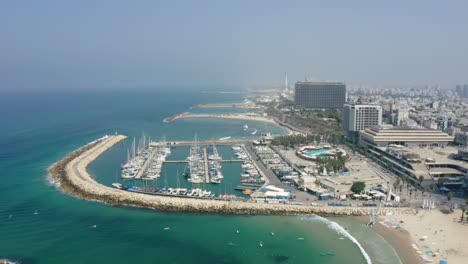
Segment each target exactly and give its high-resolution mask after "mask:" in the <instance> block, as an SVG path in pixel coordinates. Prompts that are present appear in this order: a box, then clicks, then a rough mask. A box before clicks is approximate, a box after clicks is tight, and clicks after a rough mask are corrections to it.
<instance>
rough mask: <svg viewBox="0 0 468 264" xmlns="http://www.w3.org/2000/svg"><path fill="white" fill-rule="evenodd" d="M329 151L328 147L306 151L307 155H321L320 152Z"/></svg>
mask: <svg viewBox="0 0 468 264" xmlns="http://www.w3.org/2000/svg"><path fill="white" fill-rule="evenodd" d="M327 151H328V149H316V150H311V151H308V152H306V153H305V154H306V155H307V156H309V157H312V156H317V155H318V156H320V154H322V153H325V152H327Z"/></svg>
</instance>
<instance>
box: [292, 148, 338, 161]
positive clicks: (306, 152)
mask: <svg viewBox="0 0 468 264" xmlns="http://www.w3.org/2000/svg"><path fill="white" fill-rule="evenodd" d="M338 153H340V155H341V156H342V157H345V156H346V151H344V150H342V149H340V148H333V147H332V146H329V145H324V146H321V147H320V146H303V147H300V148H299V149H298V150H297V151H296V155H297V156H299V157H300V158H303V159H305V160H312V161H314V160H317V158H335V157H336V156H338Z"/></svg>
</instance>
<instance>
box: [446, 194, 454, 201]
mask: <svg viewBox="0 0 468 264" xmlns="http://www.w3.org/2000/svg"><path fill="white" fill-rule="evenodd" d="M452 197H453V193H451V192H449V193H447V201H450V200H452Z"/></svg>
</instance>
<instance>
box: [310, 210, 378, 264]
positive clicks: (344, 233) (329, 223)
mask: <svg viewBox="0 0 468 264" xmlns="http://www.w3.org/2000/svg"><path fill="white" fill-rule="evenodd" d="M301 220H312V221H318V222H322V223H324V224H326V225H327V227H328V228H330V229H331V230H333V231H335V232H336V233H337V234H339V235H342V236H344V237H347V238H348V239H349V240H351V242H353V243H354V244H355V245H356V246H357V247H358V248H359V250H360V251H361V254H362V256H363V257H364V258H365V259H366V262H367V264H372V260H371V258H370V257H369V255H368V254H367V252H366V251H365V250H364V248H363V247H362V245H361V244H360V243H359V241H358V240H357V239H356V238H355V237H353V236H352V235H351V234H350V233H349V232H348V231H346V229H344V227H342V226H340V225H339V224H338V223H336V222H333V221H331V220H329V219H327V218H324V217H321V216H318V215H314V216H307V217H306V216H302V217H301Z"/></svg>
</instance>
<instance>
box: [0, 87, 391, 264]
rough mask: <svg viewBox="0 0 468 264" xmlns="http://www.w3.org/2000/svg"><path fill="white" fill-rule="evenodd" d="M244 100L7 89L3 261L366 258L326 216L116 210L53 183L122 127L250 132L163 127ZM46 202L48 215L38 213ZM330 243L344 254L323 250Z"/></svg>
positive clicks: (0, 141)
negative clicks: (59, 168) (62, 162)
mask: <svg viewBox="0 0 468 264" xmlns="http://www.w3.org/2000/svg"><path fill="white" fill-rule="evenodd" d="M241 99H242V98H241V97H240V96H238V95H233V94H229V95H226V94H224V95H223V94H202V93H197V92H179V93H175V92H158V93H144V94H138V95H135V94H130V93H102V94H74V95H66V94H34V95H15V94H2V95H1V96H0V118H1V119H0V121H1V124H2V126H1V127H2V129H1V130H0V177H1V182H2V184H1V185H0V257H10V258H16V259H19V260H21V261H22V262H23V263H134V262H138V263H163V262H164V263H365V262H366V261H365V258H364V257H363V254H362V253H361V251H360V249H359V248H358V246H357V245H356V244H355V243H353V241H351V240H350V239H349V238H346V239H340V238H341V237H344V235H343V234H340V233H338V232H337V231H334V230H333V229H331V228H330V227H329V225H333V224H332V223H333V222H330V221H328V220H325V219H323V218H317V217H298V216H288V217H286V216H225V215H208V214H183V213H162V212H155V211H150V210H144V209H135V208H126V207H113V206H109V205H105V204H101V203H97V202H88V201H82V200H79V199H75V198H73V197H70V196H68V195H65V194H62V193H61V192H60V191H58V190H57V189H56V188H55V187H54V186H51V185H50V184H49V183H48V181H47V168H48V167H49V166H50V164H52V163H53V162H55V161H57V160H59V159H60V158H62V157H63V156H64V155H66V154H67V153H68V152H70V151H72V150H74V149H75V148H77V147H79V146H81V145H83V144H85V143H87V142H89V141H91V140H93V139H96V138H98V137H101V136H102V135H104V134H110V133H113V132H114V131H118V132H119V133H122V134H126V135H129V136H140V135H141V134H142V132H145V133H146V134H149V135H152V136H154V137H155V138H158V137H160V136H161V135H162V134H165V135H166V137H167V139H168V140H180V139H184V140H187V139H191V138H192V137H193V134H194V133H195V132H196V133H197V134H198V136H199V138H201V139H216V138H219V137H224V136H232V137H249V136H250V135H249V134H248V133H246V132H245V131H243V129H242V126H243V124H244V123H245V122H243V121H237V120H230V121H226V120H180V121H177V122H175V123H171V124H164V123H162V119H163V118H164V117H167V116H170V115H172V114H174V113H177V112H182V111H187V110H188V109H189V107H190V106H192V105H194V104H198V103H210V102H221V103H222V102H239V101H241ZM203 111H207V110H203ZM210 111H212V112H216V111H219V110H217V109H210ZM248 124H249V127H255V128H257V129H258V130H259V132H258V133H261V131H262V130H269V131H273V132H275V133H281V131H282V130H281V129H280V128H278V127H274V126H272V125H266V126H265V125H264V124H262V123H255V122H249V123H248ZM127 145H128V142H123V143H121V144H119V145H117V146H116V147H114V148H113V149H111V150H110V151H109V152H107V153H105V154H104V155H103V156H101V157H100V158H99V159H97V160H96V161H95V162H94V163H93V164H92V165H91V167H90V171H91V172H92V174H93V175H94V176H95V177H96V179H97V180H98V181H100V182H102V183H104V184H110V183H111V182H113V181H115V179H116V174H118V168H116V165H117V166H118V164H120V163H121V162H122V161H123V160H124V159H125V152H126V147H127ZM220 152H221V153H222V155H223V156H226V157H229V155H232V153H231V152H230V150H229V148H223V147H220ZM185 154H186V149H185V150H184V149H183V148H181V149H179V150H174V151H173V155H172V156H171V158H174V159H178V157H184V156H185ZM172 165H174V166H172ZM169 166H171V168H166V170H167V171H168V172H167V174H168V182H169V183H170V184H176V180H175V178H174V177H172V176H174V173H173V171H174V169H175V170H177V167H178V166H179V165H176V164H171V165H169ZM238 170H239V168H238V166H237V165H236V164H226V165H224V166H223V172H224V174H225V177H226V185H227V186H229V183H230V184H232V185H235V184H237V180H238V178H237V177H238ZM169 175H172V176H169ZM183 181H184V179H183V178H181V183H182V184H183ZM158 184H161V181H160V182H159V183H158ZM214 188H215V187H214ZM214 191H215V190H214ZM215 192H216V191H215ZM36 210H37V211H38V213H39V214H34V211H36ZM333 220H334V221H335V220H336V221H337V222H339V223H340V224H341V225H342V226H345V227H346V228H347V229H349V231H350V233H351V234H352V235H354V236H355V237H356V238H358V239H359V240H360V242H361V244H362V245H363V247H364V249H365V250H366V252H367V253H368V254H369V255H370V257H371V258H372V262H373V263H398V262H399V260H398V258H397V257H396V255H395V253H394V252H393V250H392V249H391V248H390V247H389V246H388V244H387V243H385V241H383V240H382V239H381V238H380V237H379V236H378V235H376V234H375V233H373V232H372V231H370V230H368V229H367V228H365V227H363V226H362V225H361V224H360V223H358V222H357V221H355V220H354V219H352V218H338V219H333ZM93 225H96V226H97V227H96V228H92V226H93ZM165 227H170V228H171V229H170V230H164V228H165ZM332 227H333V226H332ZM236 230H239V231H240V233H239V234H237V233H236ZM271 232H274V233H275V235H274V236H272V235H271V234H270V233H271ZM298 238H304V239H303V240H299V239H298ZM260 242H263V247H260V246H259V243H260ZM331 251H333V252H334V253H335V256H321V255H320V253H325V252H331Z"/></svg>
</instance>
